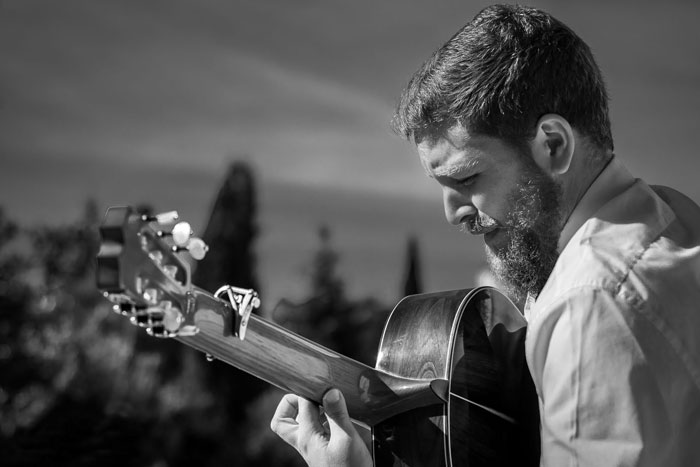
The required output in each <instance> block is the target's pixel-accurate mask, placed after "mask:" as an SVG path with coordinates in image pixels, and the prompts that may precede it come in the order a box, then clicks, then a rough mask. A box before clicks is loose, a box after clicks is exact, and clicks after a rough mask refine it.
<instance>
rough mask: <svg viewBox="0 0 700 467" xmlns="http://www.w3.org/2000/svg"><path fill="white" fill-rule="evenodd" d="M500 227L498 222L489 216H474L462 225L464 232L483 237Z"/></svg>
mask: <svg viewBox="0 0 700 467" xmlns="http://www.w3.org/2000/svg"><path fill="white" fill-rule="evenodd" d="M498 227H500V225H499V224H498V221H496V219H494V218H492V217H488V216H472V217H470V218H469V219H467V220H466V221H464V222H463V223H462V224H461V225H460V229H461V230H462V232H465V233H470V234H472V235H483V234H486V233H489V232H491V231H492V230H494V229H496V228H498Z"/></svg>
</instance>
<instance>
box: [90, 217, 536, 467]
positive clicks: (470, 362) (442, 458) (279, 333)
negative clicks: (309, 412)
mask: <svg viewBox="0 0 700 467" xmlns="http://www.w3.org/2000/svg"><path fill="white" fill-rule="evenodd" d="M176 222H177V215H176V213H174V212H173V213H166V214H163V215H159V216H153V217H150V216H145V215H140V214H138V213H136V212H135V211H134V210H133V209H131V208H130V207H112V208H109V209H108V210H107V213H106V215H105V219H104V222H103V224H102V225H101V227H100V235H101V245H100V250H99V254H98V257H97V286H98V288H99V289H100V290H101V291H102V292H103V293H104V295H105V297H107V298H108V299H109V300H110V301H111V302H113V303H114V309H115V311H117V312H119V313H120V314H123V315H125V316H128V317H129V318H130V320H131V322H132V323H134V324H136V325H138V326H141V327H144V328H145V329H146V331H147V332H148V333H149V334H151V335H153V336H154V337H162V338H173V339H176V340H178V341H180V342H182V343H183V344H186V345H189V346H191V347H193V348H195V349H198V350H200V351H202V352H204V353H206V354H207V358H217V359H220V360H222V361H224V362H226V363H229V364H231V365H233V366H235V367H237V368H239V369H241V370H243V371H245V372H248V373H250V374H252V375H254V376H256V377H258V378H261V379H263V380H265V381H267V382H269V383H270V384H273V385H275V386H277V387H279V388H282V389H283V390H285V391H288V392H293V393H296V394H299V395H301V396H303V397H306V398H308V399H309V400H312V401H315V402H317V403H318V402H319V401H321V399H322V396H323V394H324V393H325V392H326V391H327V390H328V389H330V388H332V387H336V388H339V389H340V390H341V391H342V392H343V394H344V395H345V399H346V401H347V405H348V410H349V412H350V415H351V417H352V418H353V419H354V420H355V421H356V422H357V423H359V424H361V425H365V426H367V427H369V428H371V430H372V449H373V457H374V461H375V465H377V466H411V467H414V466H471V467H475V466H521V465H522V466H529V465H538V464H539V416H538V404H537V397H536V394H535V390H534V386H533V384H532V381H531V379H530V376H529V372H528V369H527V366H526V362H525V357H524V338H525V326H526V322H525V320H524V319H523V317H522V315H521V314H520V312H519V311H518V309H517V308H516V307H515V306H514V305H513V304H512V303H511V302H510V300H509V299H508V298H507V297H506V296H505V295H504V294H502V293H501V292H499V291H498V290H496V289H494V288H490V287H480V288H474V289H465V290H455V291H448V292H438V293H428V294H420V295H413V296H409V297H405V298H404V299H402V300H401V301H400V302H399V303H398V304H397V305H396V307H395V308H394V310H393V311H392V313H391V315H390V317H389V319H388V321H387V323H386V325H385V328H384V332H383V336H382V339H381V342H380V344H379V351H378V354H377V363H376V366H375V367H374V368H371V367H369V366H367V365H364V364H362V363H360V362H357V361H354V360H352V359H350V358H347V357H345V356H343V355H340V354H338V353H337V352H334V351H333V350H330V349H327V348H325V347H322V346H320V345H318V344H315V343H314V342H312V341H310V340H308V339H306V338H304V337H302V336H299V335H297V334H294V333H292V332H290V331H288V330H286V329H284V328H283V327H281V326H279V325H277V324H275V323H273V322H270V321H267V320H265V319H263V318H261V317H259V316H257V315H256V314H253V313H251V312H252V310H254V309H255V308H256V307H258V306H259V305H260V298H259V297H258V296H257V293H256V292H255V291H254V290H245V289H240V288H236V287H230V286H223V287H222V288H221V289H219V290H218V291H216V292H215V293H210V292H207V291H205V290H202V289H200V288H198V287H196V286H195V285H193V284H192V283H191V280H190V277H191V274H190V265H189V262H188V261H186V260H185V258H184V257H183V254H182V253H183V252H189V253H190V254H191V256H193V257H195V258H201V257H202V256H203V254H204V253H205V252H206V249H207V247H206V245H204V244H203V242H202V241H201V240H199V239H197V238H191V231H190V228H189V224H187V223H185V222H177V223H176Z"/></svg>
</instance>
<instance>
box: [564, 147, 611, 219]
mask: <svg viewBox="0 0 700 467" xmlns="http://www.w3.org/2000/svg"><path fill="white" fill-rule="evenodd" d="M590 158H591V156H589V155H587V154H586V155H583V157H574V162H572V167H571V169H570V170H569V171H567V173H566V174H564V176H563V177H562V180H561V186H562V214H563V217H562V227H563V226H564V225H566V222H567V221H568V220H569V217H570V216H571V213H572V212H573V211H574V209H575V208H576V206H577V205H578V203H579V202H580V201H581V198H583V195H585V194H586V192H587V191H588V189H589V188H590V186H591V185H592V184H593V182H594V181H595V180H596V178H598V175H600V173H601V172H602V171H603V170H604V169H605V167H606V166H607V165H608V164H609V163H610V161H611V160H612V158H613V154H612V151H608V152H606V154H605V156H604V157H597V159H599V160H600V162H598V163H595V164H591V163H590V162H589V161H590Z"/></svg>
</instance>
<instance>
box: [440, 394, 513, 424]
mask: <svg viewBox="0 0 700 467" xmlns="http://www.w3.org/2000/svg"><path fill="white" fill-rule="evenodd" d="M450 395H451V396H455V397H456V398H457V399H460V400H463V401H464V402H467V403H469V404H473V405H475V406H477V407H481V408H482V409H484V410H486V411H487V412H490V413H492V414H494V415H495V416H497V417H499V418H502V419H503V420H505V421H507V422H510V423H513V424H515V423H516V422H515V419H514V418H512V417H509V416H508V415H506V414H504V413H501V412H499V411H498V410H493V409H492V408H490V407H486V406H485V405H481V404H479V403H478V402H474V401H472V400H469V399H467V398H466V397H462V396H460V395H459V394H455V393H454V392H450Z"/></svg>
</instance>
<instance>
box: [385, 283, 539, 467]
mask: <svg viewBox="0 0 700 467" xmlns="http://www.w3.org/2000/svg"><path fill="white" fill-rule="evenodd" d="M525 326H526V322H525V320H524V318H523V317H522V315H521V314H520V312H519V311H518V309H517V308H516V307H515V306H514V305H513V304H512V303H511V302H510V300H508V298H506V297H505V296H504V295H503V294H502V293H501V292H499V291H498V290H496V289H493V288H478V289H468V290H457V291H450V292H439V293H432V294H421V295H414V296H410V297H406V298H404V299H403V300H402V301H401V302H400V303H399V304H398V305H397V306H396V308H395V309H394V311H393V312H392V314H391V316H390V317H389V320H388V321H387V323H386V326H385V329H384V334H383V336H382V340H381V343H380V347H379V352H378V355H377V364H376V368H377V370H381V371H383V372H387V373H389V374H393V375H396V376H402V377H407V378H413V379H425V380H435V379H443V380H446V381H448V383H449V391H448V392H447V397H446V399H447V400H446V402H447V403H446V404H444V405H442V406H429V407H421V408H416V409H412V410H409V411H406V412H405V413H402V414H399V415H396V416H394V417H392V418H390V419H388V420H385V421H382V422H381V423H379V424H377V425H375V426H374V427H373V429H372V439H373V441H372V442H373V451H374V459H375V465H377V466H382V467H383V466H432V465H435V466H471V467H476V466H511V465H519V466H529V465H532V466H536V465H539V454H540V444H539V414H538V403H537V396H536V393H535V389H534V385H533V383H532V380H531V378H530V375H529V372H528V369H527V366H526V362H525V355H524V342H525V330H526V327H525Z"/></svg>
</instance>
